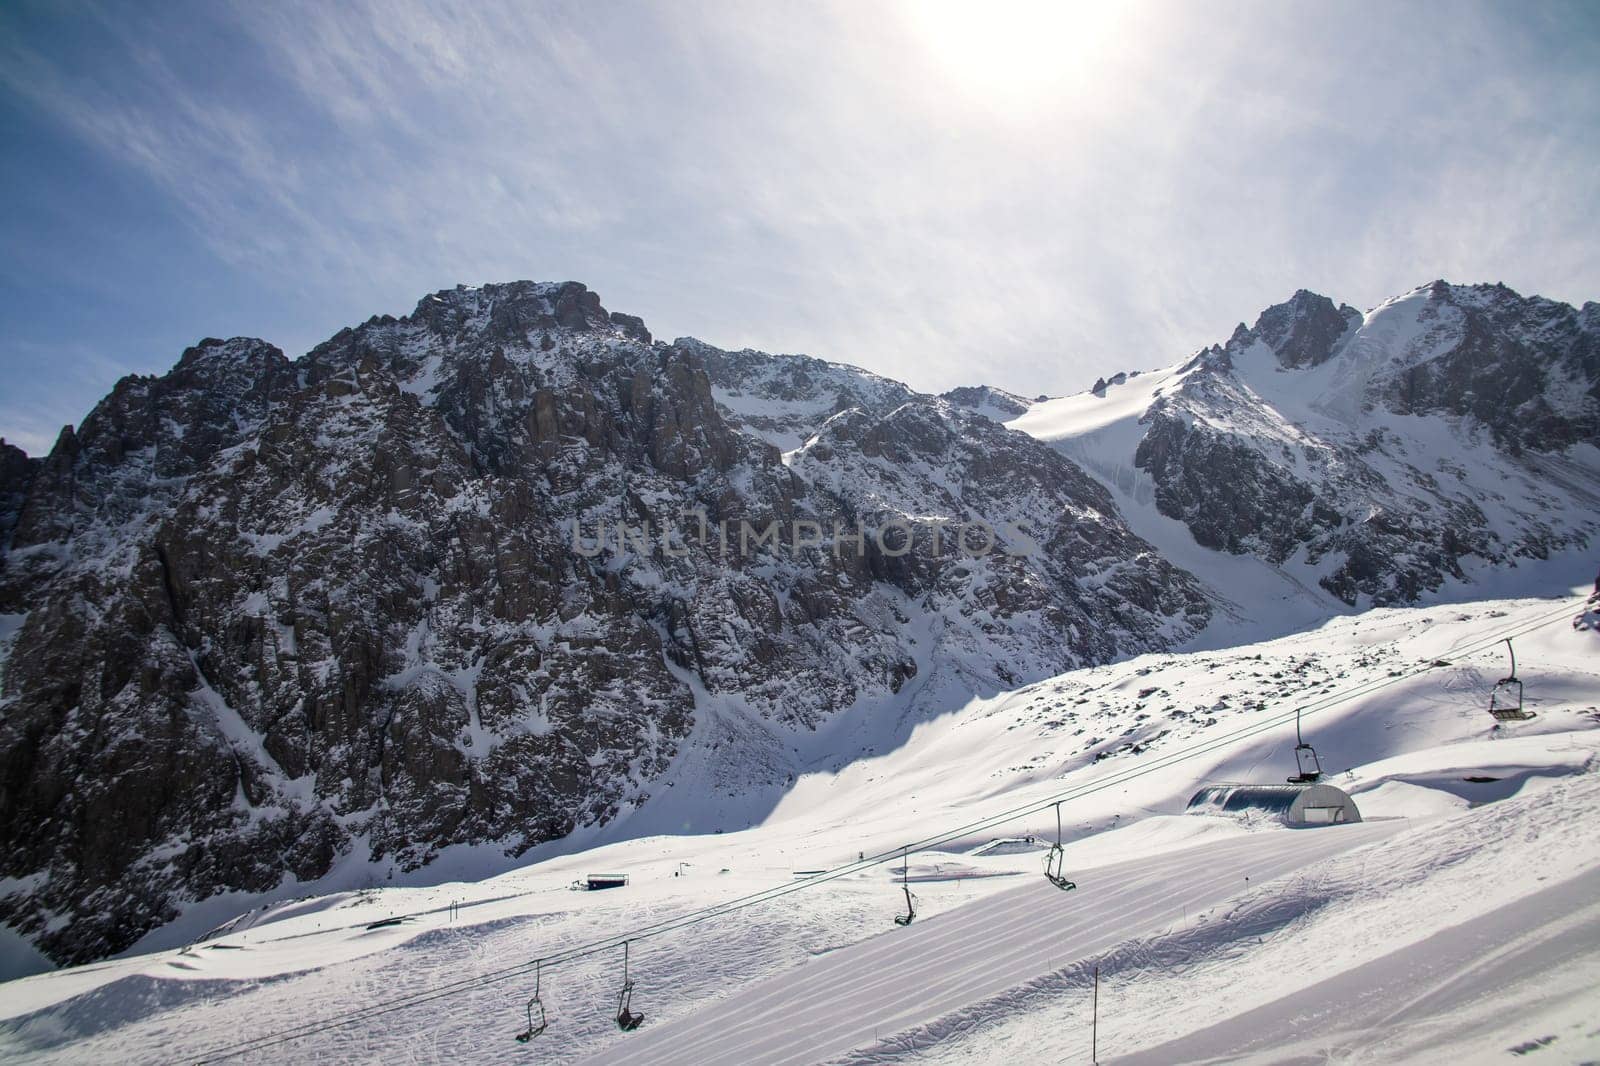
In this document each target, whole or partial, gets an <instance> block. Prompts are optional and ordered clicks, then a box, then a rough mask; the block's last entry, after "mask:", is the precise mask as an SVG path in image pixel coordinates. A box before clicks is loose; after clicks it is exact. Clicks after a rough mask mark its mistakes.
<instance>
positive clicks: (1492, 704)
mask: <svg viewBox="0 0 1600 1066" xmlns="http://www.w3.org/2000/svg"><path fill="white" fill-rule="evenodd" d="M1506 651H1507V652H1509V653H1510V655H1511V673H1510V674H1509V675H1508V676H1506V677H1502V678H1501V679H1500V680H1499V681H1496V682H1495V683H1494V688H1493V689H1491V690H1490V692H1489V713H1490V714H1491V715H1493V716H1494V720H1495V721H1496V722H1526V721H1527V720H1528V719H1530V718H1532V717H1534V713H1533V712H1532V711H1525V710H1523V709H1522V682H1521V681H1518V680H1517V649H1515V648H1513V647H1512V646H1511V640H1510V638H1509V637H1508V638H1507V639H1506Z"/></svg>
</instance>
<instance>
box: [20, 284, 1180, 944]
mask: <svg viewBox="0 0 1600 1066" xmlns="http://www.w3.org/2000/svg"><path fill="white" fill-rule="evenodd" d="M741 404H742V405H743V406H741ZM785 447H792V448H796V449H798V450H797V451H794V452H793V454H791V455H790V456H789V457H788V459H787V461H786V459H785V456H784V455H783V450H784V448H785ZM9 454H10V453H8V455H9ZM13 458H15V457H13ZM13 468H15V470H16V473H15V474H12V473H11V471H12V470H13ZM5 470H6V471H7V472H8V477H9V478H12V479H13V480H10V481H8V484H7V486H6V489H7V495H6V498H7V499H10V498H12V497H16V498H20V499H21V500H22V501H23V502H22V503H21V505H20V508H18V509H17V515H16V518H15V523H14V525H15V528H14V529H13V530H12V531H11V535H10V542H9V545H8V547H7V550H6V554H5V557H4V570H3V572H0V611H3V612H5V617H6V620H7V625H6V630H5V638H6V648H7V655H6V659H5V662H4V671H5V674H4V693H5V696H4V698H5V716H4V719H3V721H0V790H3V795H0V842H3V844H4V856H5V857H4V860H3V861H4V868H3V870H0V874H3V875H4V876H5V877H6V878H7V880H5V881H4V882H3V885H4V888H3V889H0V919H3V920H4V921H5V923H6V924H7V925H9V926H10V927H12V928H13V929H15V930H18V931H20V932H21V933H23V934H25V935H26V936H28V937H31V938H32V939H33V940H34V942H35V943H36V944H38V945H39V946H40V947H41V948H42V949H43V950H45V951H47V952H48V953H50V954H51V955H52V956H53V957H55V958H57V959H62V960H82V959H86V958H92V957H96V956H99V955H103V954H106V953H108V952H113V951H117V950H120V949H121V948H124V947H126V946H127V945H128V944H130V943H132V942H133V941H135V940H137V939H138V938H139V937H140V936H141V935H142V934H143V933H144V932H145V931H147V930H149V929H150V928H152V927H154V926H157V925H160V924H162V923H163V922H166V921H169V920H171V919H172V918H173V917H175V916H176V915H177V914H178V913H180V911H181V910H182V909H183V908H184V907H186V906H187V905H189V904H191V903H192V902H194V901H197V900H201V899H205V898H207V897H208V896H210V895H212V894H213V893H217V892H224V891H235V892H238V891H242V892H250V893H266V892H271V891H277V890H280V889H281V887H282V886H283V885H285V884H286V883H288V884H293V883H295V881H299V882H305V881H312V880H315V879H317V878H320V877H322V876H324V875H326V874H327V873H328V872H329V871H330V870H332V869H333V868H334V867H335V866H336V865H337V864H340V863H342V862H345V861H347V860H348V861H353V862H356V863H374V862H375V863H379V864H381V865H383V866H386V867H397V868H399V869H402V870H405V869H414V868H416V867H418V866H420V865H423V864H425V863H427V862H429V861H430V860H431V859H433V858H434V857H435V856H436V855H437V854H438V853H439V852H440V850H441V849H444V848H447V847H450V846H452V845H472V844H490V845H492V846H493V847H494V848H496V849H498V850H500V851H501V852H503V853H505V854H507V855H517V854H520V853H521V852H523V851H524V850H525V849H527V848H529V847H532V846H534V845H536V844H538V843H540V842H543V841H548V840H552V839H555V838H559V837H562V836H564V835H566V834H568V833H570V832H572V831H573V830H574V829H576V828H578V827H582V826H594V825H600V824H604V823H606V822H608V821H610V820H612V819H614V818H616V817H617V816H618V815H619V813H622V812H624V811H627V810H631V809H633V808H635V807H637V806H639V805H641V804H644V803H646V801H648V800H649V799H650V798H651V796H652V795H653V794H655V792H656V791H657V790H658V788H660V787H664V785H663V782H664V781H666V780H667V779H666V778H665V777H664V775H666V774H667V772H668V771H669V770H670V769H671V768H672V767H673V765H674V763H675V762H681V761H682V760H684V759H688V758H709V757H711V753H713V752H715V753H720V755H719V757H720V758H723V759H724V761H725V763H726V765H725V767H724V769H723V775H724V778H725V780H726V782H727V785H728V788H730V789H736V788H744V789H759V788H775V787H781V786H782V784H783V783H784V782H785V781H787V780H789V779H790V778H791V777H792V775H793V774H794V772H795V771H796V769H797V767H796V766H795V765H794V760H795V759H796V758H797V756H796V754H795V750H796V746H797V744H798V743H799V742H800V741H801V740H803V739H804V738H806V737H809V736H811V735H812V734H813V731H815V730H817V729H819V728H820V727H822V726H824V725H826V724H827V723H829V722H830V721H831V720H833V719H834V718H835V717H836V716H837V715H839V714H840V713H841V712H843V711H846V710H851V709H855V711H856V715H857V717H861V716H862V715H864V714H866V712H867V711H868V710H870V709H871V708H876V707H887V706H889V705H891V704H892V705H893V706H894V707H895V708H897V710H893V711H890V710H885V711H884V712H883V714H884V715H886V716H888V718H889V719H890V720H891V725H890V726H888V727H887V728H885V729H882V730H879V732H886V733H892V732H893V731H894V729H895V728H898V724H897V723H898V716H899V715H903V714H905V713H906V709H907V708H908V707H909V706H910V704H911V701H912V700H913V698H917V699H920V700H922V701H923V706H925V707H943V706H948V704H949V700H951V699H956V698H959V699H962V700H964V699H965V698H967V697H968V696H970V693H971V692H973V691H975V690H988V691H993V690H996V689H999V688H1004V687H1011V686H1013V685H1015V684H1018V683H1023V682H1026V681H1030V680H1037V679H1038V678H1041V677H1046V676H1050V675H1052V674H1055V673H1059V672H1060V671H1062V670H1065V669H1069V668H1072V667H1075V666H1080V665H1086V664H1092V663H1098V662H1106V661H1110V660H1113V659H1116V658H1119V657H1124V656H1127V655H1130V654H1136V653H1138V652H1141V651H1146V650H1153V649H1160V648H1167V647H1172V646H1175V645H1176V644H1178V643H1181V642H1182V641H1184V640H1187V639H1190V638H1192V637H1193V636H1194V635H1195V634H1196V633H1197V632H1199V631H1200V630H1201V629H1202V628H1203V627H1204V625H1205V624H1206V622H1207V620H1208V618H1209V613H1210V607H1209V604H1208V602H1207V601H1206V599H1205V597H1204V596H1203V595H1202V594H1201V592H1200V589H1199V585H1198V583H1197V582H1196V581H1195V580H1194V579H1193V578H1192V577H1191V576H1189V575H1187V574H1185V573H1183V572H1182V571H1180V570H1178V569H1177V568H1174V567H1172V566H1171V565H1169V564H1168V563H1166V562H1165V561H1164V560H1163V559H1161V558H1160V557H1159V556H1158V555H1157V554H1156V553H1155V552H1154V550H1153V549H1152V548H1151V546H1150V545H1148V544H1146V543H1144V542H1143V541H1141V540H1140V539H1139V538H1138V537H1136V536H1133V535H1132V534H1131V533H1129V531H1128V530H1127V528H1126V526H1125V525H1124V524H1123V522H1122V520H1121V518H1120V517H1119V516H1118V514H1117V512H1116V508H1115V507H1114V505H1113V504H1112V503H1111V501H1110V497H1109V496H1108V495H1107V494H1106V493H1105V491H1104V490H1103V489H1102V488H1101V487H1100V486H1099V485H1098V484H1097V483H1096V482H1094V481H1093V480H1092V479H1089V478H1087V477H1085V476H1084V475H1083V474H1082V473H1081V472H1080V471H1078V470H1077V469H1076V468H1075V467H1074V466H1073V465H1072V464H1071V463H1070V462H1069V461H1067V460H1066V459H1064V458H1063V457H1062V456H1061V455H1060V454H1059V453H1057V452H1055V451H1054V450H1052V449H1050V448H1049V447H1047V446H1045V445H1043V444H1040V443H1039V442H1037V441H1034V440H1033V439H1032V438H1029V437H1027V436H1026V435H1023V434H1019V433H1014V432H1011V431H1008V430H1005V429H1003V428H1002V427H1000V426H999V425H998V424H996V423H994V422H992V421H990V420H987V419H982V418H979V417H977V416H974V415H971V414H968V413H965V412H964V411H963V410H962V409H960V408H958V407H955V406H953V405H951V404H948V403H946V402H944V401H940V400H937V399H934V398H931V397H923V396H917V395H915V394H913V393H912V392H911V391H910V390H909V389H907V388H906V387H905V386H902V385H899V384H897V383H894V382H889V381H886V380H884V379H881V378H875V377H872V376H871V375H867V374H864V373H862V372H859V371H855V370H853V369H850V368H843V367H835V366H831V365H828V364H821V363H818V362H817V361H814V360H805V359H801V358H798V357H796V358H784V357H769V356H762V355H760V354H759V353H751V352H741V353H729V352H722V351H719V350H717V349H714V348H712V347H711V346H709V345H705V344H701V343H699V342H696V341H681V342H678V343H674V344H664V343H659V342H653V341H652V340H651V338H650V336H649V334H648V332H647V331H646V330H645V328H644V325H643V323H641V322H640V321H639V320H637V319H635V318H632V317H631V316H627V315H621V314H610V313H608V312H607V311H606V310H605V309H604V308H603V307H602V306H601V304H600V301H599V299H598V297H597V296H596V295H595V294H594V293H592V292H589V291H588V290H586V289H585V288H584V287H583V286H581V285H578V284H575V283H568V284H563V285H547V284H534V283H526V282H524V283H516V284H510V285H491V286H485V287H483V288H464V287H463V288H458V289H456V290H453V291H445V292H440V293H436V294H434V295H431V296H428V297H426V298H424V299H423V300H422V301H421V302H420V303H419V304H418V305H417V308H416V310H415V311H414V312H413V313H412V314H411V315H409V316H407V317H405V318H402V319H395V318H392V317H381V318H374V319H371V320H369V321H368V322H366V323H364V324H363V325H361V326H359V327H357V328H354V329H348V330H344V331H342V332H341V333H339V334H338V335H337V336H335V337H333V338H332V339H331V340H329V341H328V342H326V343H324V344H322V345H320V346H318V347H317V348H316V349H314V350H313V351H312V352H310V353H309V354H308V355H306V356H305V357H304V358H302V359H300V360H297V361H293V362H291V361H290V360H288V359H286V358H285V357H284V356H283V354H282V353H281V352H279V351H278V350H277V349H276V348H274V347H272V346H271V345H270V344H267V343H265V342H263V341H258V340H251V339H245V338H236V339H234V340H230V341H219V340H206V341H202V342H201V343H200V344H198V345H196V346H195V347H193V348H191V349H190V350H188V351H187V352H185V353H184V355H183V357H182V359H181V360H180V361H179V363H178V364H177V366H176V367H174V368H173V370H172V371H171V372H169V373H167V374H165V375H162V376H160V377H133V378H127V379H125V380H123V381H122V382H120V383H118V385H117V387H116V388H115V389H114V390H113V392H112V393H111V395H110V396H108V397H107V398H106V399H105V400H104V401H103V402H102V403H101V404H100V405H99V406H97V407H96V408H95V410H94V411H93V412H91V413H90V415H89V416H88V417H87V418H86V419H85V420H84V421H83V423H82V425H81V426H79V427H78V428H77V429H76V430H74V429H71V428H68V429H67V430H64V431H63V433H62V435H61V439H60V440H59V442H58V443H57V445H56V446H55V448H54V449H53V450H52V452H51V454H50V455H49V456H48V457H46V458H45V459H44V460H43V461H42V462H38V463H34V462H27V461H22V460H18V461H17V462H9V461H8V463H7V465H6V466H5ZM624 525H625V526H627V527H628V529H630V530H632V531H634V533H633V534H630V537H631V538H633V539H629V538H625V537H624V536H623V535H621V534H620V533H619V528H620V527H621V526H624ZM603 529H604V530H606V531H607V532H605V533H604V534H602V530H603ZM646 529H648V530H649V533H648V534H646V533H645V532H644V531H645V530H646ZM769 531H770V532H769ZM963 533H965V540H963V539H962V536H963ZM908 537H909V541H908V540H907V538H908ZM847 754H848V753H847ZM704 828H721V827H720V826H706V827H704Z"/></svg>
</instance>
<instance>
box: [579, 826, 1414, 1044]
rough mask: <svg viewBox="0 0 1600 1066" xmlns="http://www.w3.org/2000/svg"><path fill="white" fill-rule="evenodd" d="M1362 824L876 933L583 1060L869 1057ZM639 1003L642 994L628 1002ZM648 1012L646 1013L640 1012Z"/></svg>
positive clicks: (1176, 918) (1109, 873) (1130, 866)
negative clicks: (897, 1038)
mask: <svg viewBox="0 0 1600 1066" xmlns="http://www.w3.org/2000/svg"><path fill="white" fill-rule="evenodd" d="M1405 824H1406V823H1405V822H1403V821H1376V822H1364V823H1361V824H1358V825H1349V826H1334V827H1328V828H1321V829H1314V830H1289V829H1284V830H1274V831H1266V832H1259V833H1251V834H1248V835H1246V836H1242V837H1239V838H1236V839H1231V840H1227V841H1224V842H1221V843H1217V844H1208V845H1203V846H1200V847H1194V848H1187V849H1184V850H1181V851H1175V852H1166V853H1163V854H1162V855H1160V856H1157V857H1153V858H1150V859H1135V860H1130V861H1127V862H1120V863H1116V864H1114V865H1108V866H1103V867H1099V868H1096V869H1089V870H1084V871H1071V870H1069V871H1068V874H1069V876H1071V877H1073V878H1074V879H1075V880H1076V881H1077V884H1078V888H1077V890H1076V891H1074V892H1062V891H1060V890H1058V889H1056V888H1055V887H1054V886H1052V885H1050V884H1049V883H1048V882H1046V881H1045V879H1044V878H1043V877H1042V876H1040V877H1038V878H1034V879H1031V880H1030V882H1029V883H1028V884H1026V885H1022V886H1019V887H1017V888H1015V889H1011V890H1009V891H1005V892H1000V893H997V894H995V895H993V896H990V897H988V898H986V899H983V900H979V901H977V902H974V903H971V904H968V905H967V906H964V907H960V908H957V909H956V910H953V911H949V912H946V913H944V914H940V915H937V916H934V917H931V918H928V919H926V920H924V919H918V920H917V921H916V922H915V923H914V924H912V925H911V926H910V927H908V928H905V929H893V928H890V914H891V911H892V910H893V906H894V903H895V902H896V900H895V895H894V892H893V891H892V887H893V886H891V885H889V884H888V883H887V882H885V886H884V925H885V932H884V934H883V935H881V936H877V937H873V938H872V939H871V940H867V941H864V942H862V943H859V944H854V945H851V946H850V947H847V948H843V949H840V950H838V951H834V952H831V953H829V954H828V955H826V956H823V957H821V958H818V959H815V960H813V961H811V962H808V963H806V964H805V965H804V966H801V967H800V968H799V969H797V970H796V971H793V972H790V973H785V974H779V975H777V976H775V977H772V978H770V979H768V980H765V981H762V982H759V983H757V984H755V985H753V986H751V987H749V988H747V989H745V990H743V991H741V992H737V993H735V994H734V995H732V996H729V997H727V998H726V999H722V1000H719V1001H717V1002H715V1003H711V1004H708V1005H707V1006H706V1007H704V1008H702V1009H701V1010H698V1011H695V1012H694V1013H692V1014H690V1015H688V1016H687V1017H680V1018H677V1019H674V1020H672V1021H668V1022H663V1023H661V1024H659V1025H656V1026H651V1025H650V1023H649V1022H646V1028H644V1029H642V1030H640V1031H639V1032H637V1033H634V1034H630V1035H627V1036H624V1035H622V1034H616V1037H615V1039H614V1041H613V1042H612V1043H610V1044H609V1045H608V1046H607V1047H606V1048H605V1049H604V1050H603V1051H601V1052H599V1053H598V1054H596V1055H595V1056H594V1057H592V1058H590V1059H587V1060H585V1061H587V1062H592V1063H596V1064H598V1063H611V1064H624V1063H633V1064H640V1066H643V1064H651V1066H666V1064H672V1063H682V1064H694V1066H713V1064H728V1066H751V1064H762V1066H768V1064H771V1066H777V1064H784V1063H810V1062H820V1061H826V1060H828V1059H831V1058H834V1057H837V1056H840V1055H844V1054H847V1053H849V1052H851V1051H852V1050H856V1049H861V1048H865V1047H868V1046H870V1045H872V1044H874V1043H876V1042H878V1041H880V1040H882V1039H884V1038H887V1037H890V1036H891V1035H892V1034H894V1033H897V1032H901V1031H903V1030H906V1029H908V1028H911V1027H913V1026H920V1025H925V1024H927V1023H929V1022H932V1021H934V1020H935V1019H937V1018H939V1017H940V1016H942V1015H944V1014H947V1013H950V1012H953V1011H956V1010H959V1009H960V1008H962V1007H964V1006H967V1005H968V1004H971V1003H974V1002H977V1001H981V1000H984V999H987V998H989V997H991V996H995V995H997V994H999V993H1002V992H1004V991H1006V990H1007V989H1010V988H1014V987H1016V986H1018V985H1021V984H1023V983H1024V982H1027V981H1029V980H1030V979H1032V978H1035V977H1038V976H1041V975H1043V974H1047V973H1050V972H1052V971H1054V970H1057V969H1061V968H1063V967H1066V966H1069V965H1071V964H1072V963H1075V962H1078V961H1080V960H1084V959H1092V958H1094V957H1097V956H1099V955H1101V954H1103V953H1105V952H1106V951H1108V950H1110V949H1111V948H1113V947H1115V946H1116V945H1118V944H1120V943H1122V942H1123V941H1125V940H1128V939H1131V938H1134V937H1141V936H1150V935H1152V934H1155V933H1159V932H1160V931H1162V930H1164V929H1167V928H1170V927H1172V926H1175V925H1179V924H1180V923H1183V922H1184V921H1185V920H1186V918H1187V916H1189V915H1195V914H1198V913H1199V912H1201V911H1203V910H1205V909H1206V908H1208V907H1212V906H1215V905H1216V904H1219V903H1222V902H1224V901H1226V900H1228V899H1229V898H1230V897H1232V896H1235V895H1238V894H1239V893H1241V892H1243V891H1244V890H1246V889H1248V888H1250V887H1252V886H1254V885H1259V884H1261V883H1263V882H1266V881H1270V880H1273V879H1275V878H1279V877H1283V876H1285V875H1287V874H1291V873H1294V872H1295V871H1297V870H1300V869H1302V868H1304V867H1305V866H1306V865H1308V864H1310V863H1314V862H1317V861H1318V860H1320V859H1325V858H1328V857H1330V856H1332V855H1335V854H1338V853H1340V852H1344V851H1348V850H1350V849H1351V848H1355V847H1358V846H1360V845H1364V844H1368V843H1372V842H1374V841H1377V840H1380V839H1383V838H1385V837H1387V836H1390V835H1391V834H1393V833H1395V832H1396V831H1398V830H1399V829H1401V828H1403V827H1404V826H1405ZM646 994H647V990H645V989H641V1002H643V1001H644V998H645V995H646ZM645 1009H646V1010H648V1009H649V1008H648V1005H646V1006H645Z"/></svg>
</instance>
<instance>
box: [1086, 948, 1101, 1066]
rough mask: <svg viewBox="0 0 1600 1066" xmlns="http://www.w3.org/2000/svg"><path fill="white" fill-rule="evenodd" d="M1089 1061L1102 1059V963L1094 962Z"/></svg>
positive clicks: (1095, 1061)
mask: <svg viewBox="0 0 1600 1066" xmlns="http://www.w3.org/2000/svg"><path fill="white" fill-rule="evenodd" d="M1089 1061H1090V1062H1093V1063H1099V1061H1100V964H1099V963H1098V962H1097V963H1095V964H1094V1017H1093V1020H1092V1021H1091V1022H1090V1023H1089Z"/></svg>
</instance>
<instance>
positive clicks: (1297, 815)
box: [1188, 784, 1361, 826]
mask: <svg viewBox="0 0 1600 1066" xmlns="http://www.w3.org/2000/svg"><path fill="white" fill-rule="evenodd" d="M1188 809H1189V810H1190V811H1191V812H1193V813H1197V814H1207V813H1219V812H1221V813H1229V814H1236V813H1244V812H1248V811H1266V812H1267V813H1269V814H1275V815H1277V816H1278V817H1279V818H1281V819H1283V822H1284V824H1285V825H1292V826H1315V825H1345V824H1347V823H1350V822H1359V821H1361V812H1360V811H1359V810H1357V809H1356V801H1355V800H1353V799H1351V798H1350V795H1349V793H1347V792H1345V791H1344V790H1343V789H1341V788H1335V787H1334V786H1333V785H1323V784H1315V785H1230V784H1217V785H1207V786H1205V787H1204V788H1202V789H1201V790H1200V791H1199V792H1196V793H1195V794H1194V798H1193V799H1191V800H1190V801H1189V807H1188Z"/></svg>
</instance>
